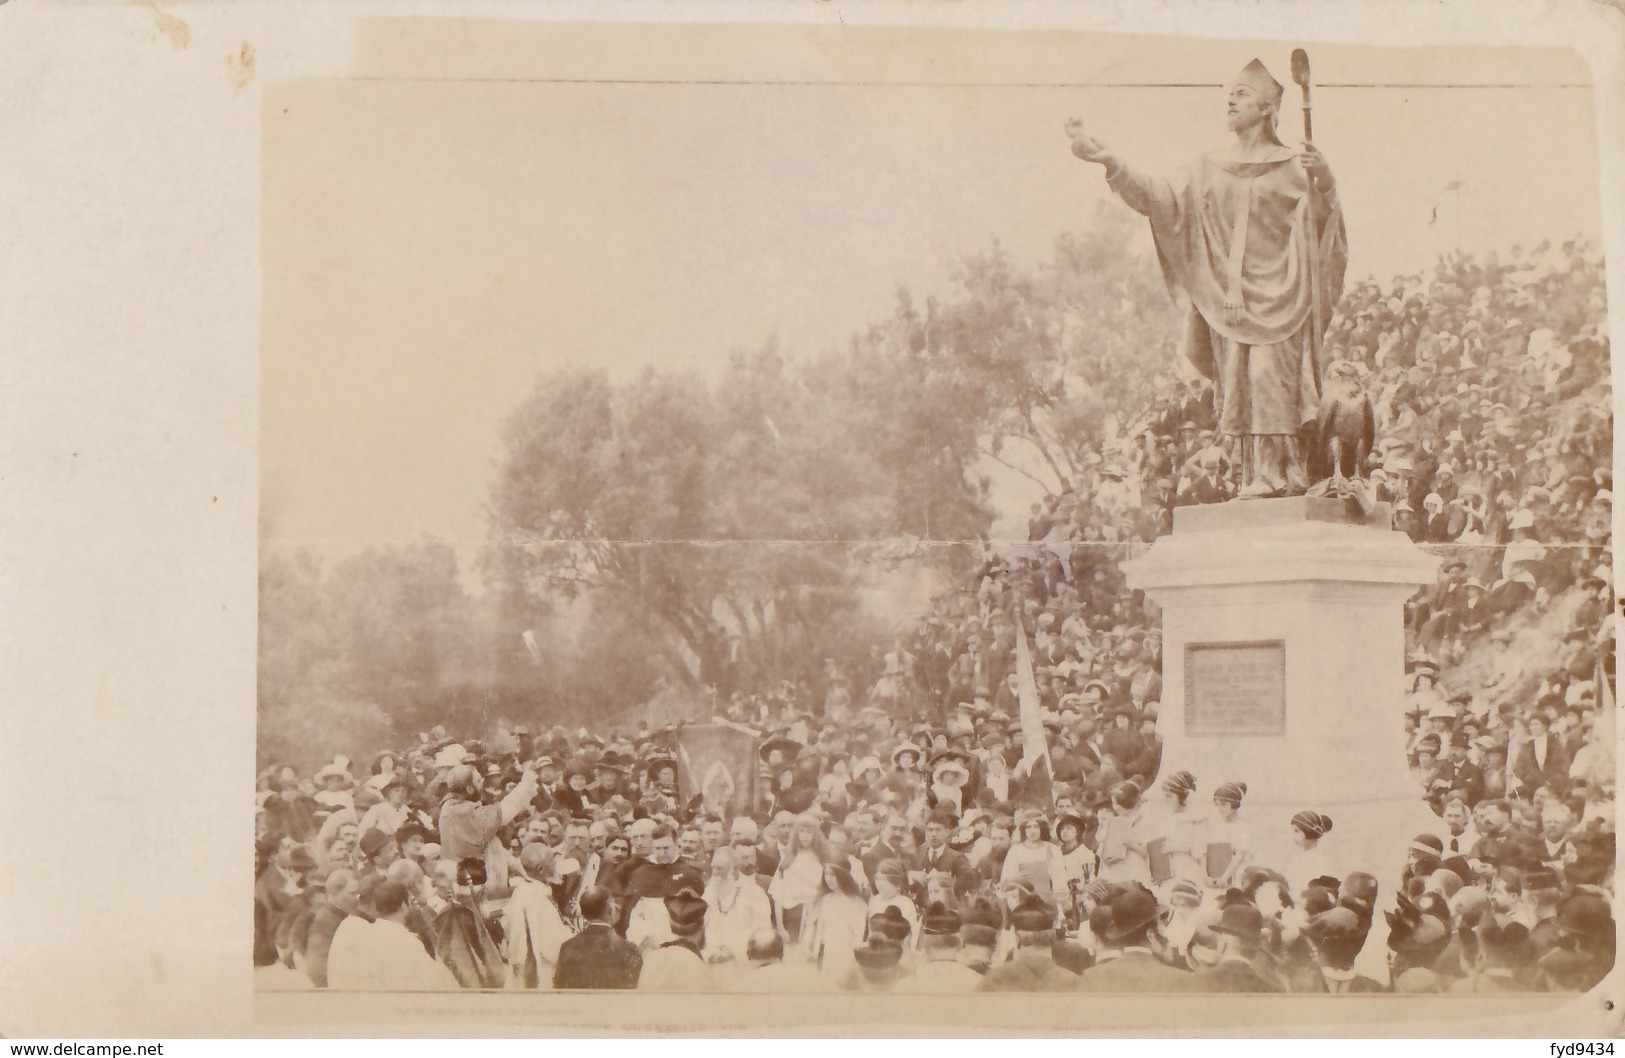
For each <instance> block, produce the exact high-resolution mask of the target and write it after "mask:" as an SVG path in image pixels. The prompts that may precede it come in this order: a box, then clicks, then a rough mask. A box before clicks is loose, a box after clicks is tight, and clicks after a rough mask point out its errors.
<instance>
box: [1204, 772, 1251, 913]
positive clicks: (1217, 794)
mask: <svg viewBox="0 0 1625 1058" xmlns="http://www.w3.org/2000/svg"><path fill="white" fill-rule="evenodd" d="M1246 796H1247V784H1246V783H1244V782H1227V783H1222V784H1220V785H1219V786H1218V787H1217V788H1216V789H1214V791H1213V815H1212V816H1210V817H1209V818H1208V820H1207V823H1206V825H1205V826H1204V827H1203V828H1202V838H1203V839H1204V841H1205V843H1206V845H1207V848H1204V849H1203V850H1202V851H1201V852H1200V855H1201V856H1202V859H1203V864H1202V873H1203V874H1204V875H1206V879H1205V880H1206V882H1207V885H1208V888H1210V889H1218V890H1220V891H1223V890H1225V889H1229V888H1230V887H1231V886H1233V885H1235V884H1236V879H1238V878H1240V877H1241V872H1242V871H1243V870H1245V869H1246V868H1247V867H1249V866H1251V865H1252V862H1253V836H1252V831H1251V830H1250V829H1249V828H1248V826H1247V824H1246V822H1245V821H1244V820H1242V818H1241V802H1242V799H1243V798H1244V797H1246ZM1215 845H1219V846H1227V847H1228V848H1229V851H1230V856H1229V860H1228V862H1224V863H1221V862H1220V860H1222V859H1223V852H1222V851H1218V852H1217V856H1218V858H1216V859H1213V858H1210V853H1209V849H1211V848H1212V846H1215Z"/></svg>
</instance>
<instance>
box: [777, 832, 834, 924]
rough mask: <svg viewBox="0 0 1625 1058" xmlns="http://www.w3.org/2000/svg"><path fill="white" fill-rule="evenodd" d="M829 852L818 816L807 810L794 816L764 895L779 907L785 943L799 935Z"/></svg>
mask: <svg viewBox="0 0 1625 1058" xmlns="http://www.w3.org/2000/svg"><path fill="white" fill-rule="evenodd" d="M828 856H829V847H828V845H827V844H826V843H825V841H824V832H823V830H822V829H821V828H820V826H819V823H818V817H817V816H815V815H812V814H810V813H808V814H805V815H800V816H797V817H796V821H795V825H794V826H792V827H791V828H790V837H789V840H788V841H787V842H786V843H785V846H784V851H783V852H782V854H781V855H780V858H779V869H778V870H777V871H775V872H774V874H773V881H772V882H771V883H769V884H768V887H767V895H768V896H771V897H772V898H773V903H774V905H775V906H776V907H777V908H778V915H779V926H780V927H781V928H782V929H783V931H784V936H785V940H786V942H787V943H790V944H795V943H796V942H797V941H799V940H800V939H801V920H802V918H803V916H804V914H805V912H806V911H807V909H809V908H810V907H811V906H812V903H813V901H814V900H817V899H818V895H819V892H820V889H821V887H822V885H823V880H824V861H825V860H826V859H827V858H828Z"/></svg>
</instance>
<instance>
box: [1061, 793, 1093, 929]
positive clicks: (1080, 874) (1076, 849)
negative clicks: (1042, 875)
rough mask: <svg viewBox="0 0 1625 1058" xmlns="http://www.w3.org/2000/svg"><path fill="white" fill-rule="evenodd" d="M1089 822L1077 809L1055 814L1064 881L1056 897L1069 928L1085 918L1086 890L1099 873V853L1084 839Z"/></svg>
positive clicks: (1072, 927) (1076, 926)
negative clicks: (1084, 902) (1084, 901)
mask: <svg viewBox="0 0 1625 1058" xmlns="http://www.w3.org/2000/svg"><path fill="white" fill-rule="evenodd" d="M1087 832H1088V825H1087V824H1086V823H1085V822H1084V819H1083V817H1082V816H1080V815H1078V814H1076V813H1075V812H1063V813H1061V814H1060V815H1058V816H1056V817H1055V840H1056V841H1057V842H1059V843H1060V847H1061V885H1060V892H1059V893H1057V894H1056V895H1057V897H1058V899H1059V900H1060V904H1061V908H1062V910H1063V911H1064V912H1065V914H1066V917H1067V928H1068V929H1072V930H1076V929H1077V928H1078V926H1079V924H1080V923H1081V922H1082V907H1083V891H1084V889H1085V887H1087V886H1088V884H1089V883H1090V882H1092V881H1094V880H1095V876H1096V875H1097V874H1099V873H1100V857H1099V856H1096V855H1095V850H1094V849H1091V848H1090V847H1089V846H1088V845H1087V844H1085V843H1084V840H1083V838H1084V835H1085V834H1086V833H1087Z"/></svg>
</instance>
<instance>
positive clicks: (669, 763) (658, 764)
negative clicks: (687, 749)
mask: <svg viewBox="0 0 1625 1058" xmlns="http://www.w3.org/2000/svg"><path fill="white" fill-rule="evenodd" d="M662 768H670V769H672V770H673V771H676V770H677V759H676V758H675V757H671V756H668V755H666V754H664V753H662V754H660V755H659V756H657V757H651V758H649V760H647V761H645V762H644V765H643V774H644V775H646V776H648V778H649V781H650V782H653V781H654V780H655V778H656V776H658V775H659V774H660V769H662Z"/></svg>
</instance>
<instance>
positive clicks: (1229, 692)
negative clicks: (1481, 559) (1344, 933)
mask: <svg viewBox="0 0 1625 1058" xmlns="http://www.w3.org/2000/svg"><path fill="white" fill-rule="evenodd" d="M1387 525H1388V518H1387V512H1386V511H1385V510H1379V511H1378V512H1376V514H1375V515H1374V516H1372V517H1369V518H1368V517H1365V516H1363V515H1362V514H1361V512H1360V510H1359V508H1358V507H1357V506H1355V505H1354V504H1353V503H1352V501H1344V500H1337V499H1331V498H1315V499H1311V498H1307V497H1296V498H1291V499H1275V500H1233V501H1231V502H1229V503H1224V504H1215V505H1211V506H1199V507H1182V508H1179V509H1178V510H1176V511H1175V514H1174V528H1173V532H1172V533H1171V534H1169V535H1168V536H1165V537H1163V538H1161V539H1159V540H1158V541H1157V542H1156V543H1155V544H1154V545H1152V547H1151V548H1150V550H1149V551H1147V552H1146V553H1145V554H1144V555H1143V556H1141V557H1140V558H1138V559H1135V560H1133V561H1131V562H1128V563H1125V564H1124V570H1125V573H1126V574H1127V576H1128V583H1129V585H1130V586H1131V587H1134V588H1140V589H1144V590H1145V592H1146V594H1147V595H1148V596H1150V598H1151V599H1152V600H1153V601H1154V602H1156V603H1157V605H1158V606H1160V607H1161V608H1162V643H1163V700H1162V705H1161V709H1160V712H1159V716H1158V730H1159V732H1160V733H1161V735H1162V739H1163V756H1162V774H1163V775H1165V776H1166V775H1168V774H1171V773H1172V772H1174V771H1177V770H1181V769H1184V770H1188V771H1190V772H1191V773H1192V774H1194V775H1195V776H1196V777H1197V780H1198V784H1199V785H1198V792H1197V795H1196V797H1197V798H1198V799H1199V803H1200V804H1202V805H1204V806H1206V805H1207V804H1208V803H1209V802H1208V799H1209V798H1210V797H1211V795H1212V791H1213V789H1214V787H1216V786H1218V785H1219V784H1220V783H1223V782H1229V781H1244V782H1246V783H1247V790H1248V792H1247V797H1246V800H1245V802H1244V804H1243V806H1242V818H1243V819H1245V820H1246V821H1247V823H1248V827H1249V829H1250V830H1251V832H1252V839H1253V842H1254V845H1255V847H1256V852H1257V855H1258V859H1259V862H1261V863H1263V864H1265V865H1280V864H1284V863H1286V862H1288V861H1289V859H1290V857H1291V854H1292V851H1293V848H1292V844H1291V835H1290V830H1289V826H1290V823H1289V821H1290V819H1291V817H1292V815H1293V814H1294V813H1296V812H1298V811H1300V810H1303V809H1313V810H1314V811H1317V812H1322V813H1324V814H1326V815H1327V816H1329V817H1331V819H1332V822H1333V829H1332V832H1331V833H1330V834H1328V835H1327V837H1326V838H1325V840H1324V841H1323V842H1322V848H1323V849H1324V851H1325V852H1326V853H1327V856H1328V858H1329V860H1330V865H1331V866H1332V867H1333V869H1334V870H1335V871H1336V873H1337V874H1338V875H1339V876H1343V875H1346V874H1347V873H1348V872H1349V871H1352V870H1366V871H1370V872H1371V873H1372V874H1374V875H1376V876H1377V879H1378V882H1379V884H1380V885H1381V888H1382V892H1381V895H1380V896H1379V912H1380V909H1381V908H1384V907H1392V906H1393V895H1394V892H1395V888H1396V886H1397V884H1398V880H1399V876H1400V872H1401V871H1402V870H1403V868H1404V861H1405V852H1406V848H1407V846H1408V845H1409V843H1410V840H1411V838H1412V837H1413V836H1415V835H1416V834H1417V833H1419V832H1422V831H1437V830H1438V829H1439V825H1440V824H1439V821H1438V819H1437V817H1436V816H1434V815H1433V814H1432V812H1431V810H1429V809H1428V807H1427V805H1426V804H1425V803H1424V801H1423V798H1422V791H1421V790H1420V788H1419V787H1418V786H1417V784H1416V783H1415V781H1414V780H1413V779H1412V778H1411V775H1410V772H1409V769H1408V766H1407V763H1406V759H1405V735H1404V695H1405V686H1404V680H1405V632H1404V604H1405V601H1406V600H1407V599H1409V598H1410V597H1411V596H1412V595H1413V594H1414V593H1415V592H1416V590H1417V589H1418V588H1420V587H1422V586H1424V585H1427V584H1431V583H1433V582H1434V579H1435V575H1436V572H1437V569H1438V565H1439V560H1438V559H1436V558H1435V557H1433V556H1432V555H1429V554H1428V553H1427V552H1425V551H1423V550H1422V549H1421V548H1419V547H1417V546H1416V545H1415V544H1413V543H1411V541H1410V540H1409V539H1408V538H1407V537H1406V536H1405V535H1404V534H1403V533H1398V532H1394V531H1392V530H1390V529H1388V528H1387ZM1372 932H1373V934H1374V935H1379V936H1380V937H1385V936H1386V929H1385V927H1384V925H1383V923H1382V921H1381V918H1380V913H1379V918H1378V920H1377V923H1376V926H1375V928H1374V929H1373V931H1372ZM1369 948H1370V946H1369V945H1368V951H1369ZM1362 961H1364V960H1362Z"/></svg>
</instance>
